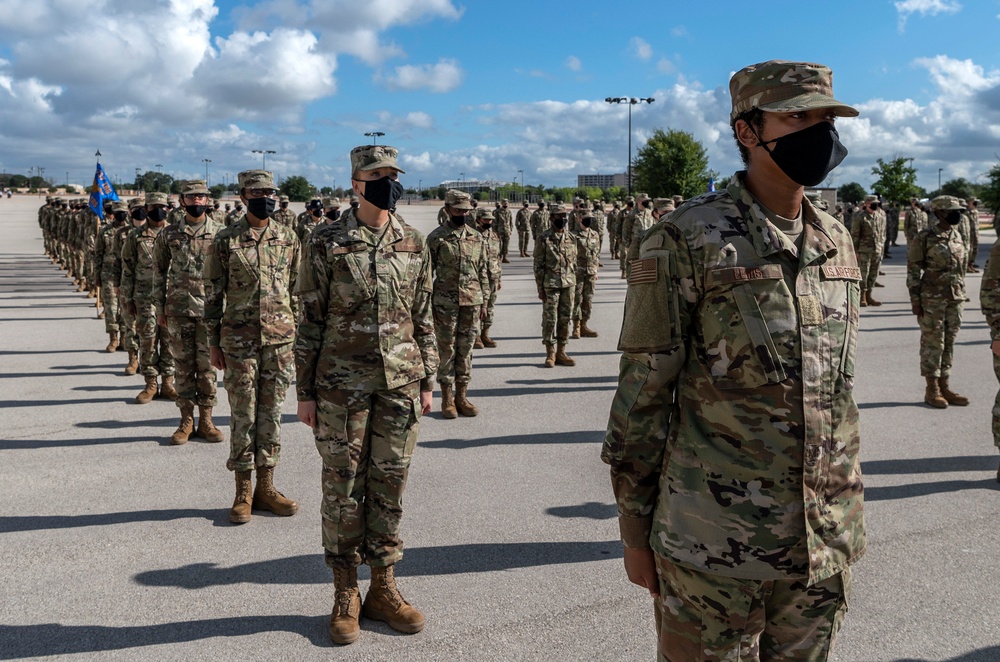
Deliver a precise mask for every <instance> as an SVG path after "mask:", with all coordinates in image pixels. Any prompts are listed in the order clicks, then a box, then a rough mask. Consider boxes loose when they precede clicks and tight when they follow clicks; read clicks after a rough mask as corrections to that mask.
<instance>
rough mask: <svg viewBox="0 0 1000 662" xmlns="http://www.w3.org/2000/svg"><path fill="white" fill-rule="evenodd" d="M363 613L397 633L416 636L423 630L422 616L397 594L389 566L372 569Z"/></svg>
mask: <svg viewBox="0 0 1000 662" xmlns="http://www.w3.org/2000/svg"><path fill="white" fill-rule="evenodd" d="M363 612H364V615H365V616H366V617H367V618H370V619H372V620H373V621H384V622H386V623H388V624H389V627H391V628H392V629H393V630H396V631H397V632H404V633H406V634H416V633H417V632H420V631H421V630H423V629H424V624H425V621H424V615H423V614H421V613H420V612H419V611H417V609H416V608H415V607H413V606H412V605H411V604H410V603H409V602H407V601H406V600H404V599H403V596H402V595H400V594H399V589H398V588H397V587H396V577H395V573H394V572H393V566H391V565H389V566H385V567H384V568H380V567H373V568H372V583H371V587H370V588H369V589H368V595H366V596H365V603H364V607H363Z"/></svg>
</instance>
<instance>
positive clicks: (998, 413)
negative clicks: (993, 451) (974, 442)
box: [993, 354, 1000, 448]
mask: <svg viewBox="0 0 1000 662" xmlns="http://www.w3.org/2000/svg"><path fill="white" fill-rule="evenodd" d="M993 374H995V375H996V376H997V381H998V382H1000V356H997V355H996V354H994V355H993ZM993 445H994V446H996V447H997V448H1000V391H997V397H996V398H995V399H994V400H993Z"/></svg>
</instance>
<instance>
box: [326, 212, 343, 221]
mask: <svg viewBox="0 0 1000 662" xmlns="http://www.w3.org/2000/svg"><path fill="white" fill-rule="evenodd" d="M326 217H327V218H328V219H330V220H331V221H336V220H337V219H338V218H340V210H339V209H331V210H330V211H328V212H326Z"/></svg>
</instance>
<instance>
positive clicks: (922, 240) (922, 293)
mask: <svg viewBox="0 0 1000 662" xmlns="http://www.w3.org/2000/svg"><path fill="white" fill-rule="evenodd" d="M965 260H966V250H965V243H964V242H963V241H962V237H961V236H960V235H959V232H958V230H957V229H955V228H948V229H947V230H944V229H942V228H941V226H940V225H939V224H938V225H933V226H930V227H926V228H924V229H923V230H921V231H920V232H919V233H917V236H916V238H915V239H914V240H913V243H911V244H910V245H909V248H908V253H907V257H906V289H908V290H909V291H910V303H911V304H919V303H920V300H921V299H942V300H945V301H964V300H965Z"/></svg>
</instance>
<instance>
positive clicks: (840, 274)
mask: <svg viewBox="0 0 1000 662" xmlns="http://www.w3.org/2000/svg"><path fill="white" fill-rule="evenodd" d="M822 269H823V275H824V276H826V277H827V278H829V279H837V280H861V269H859V268H858V267H844V266H840V265H835V264H824V265H823V267H822Z"/></svg>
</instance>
